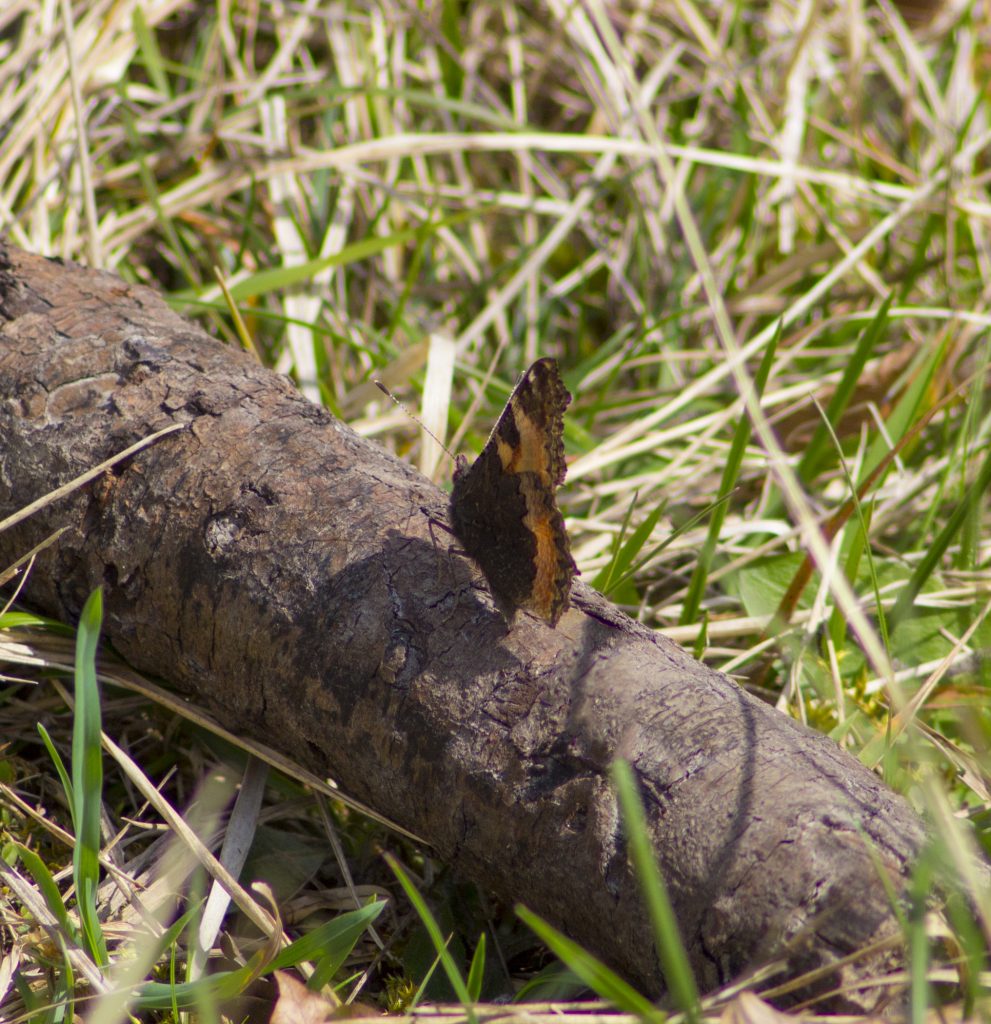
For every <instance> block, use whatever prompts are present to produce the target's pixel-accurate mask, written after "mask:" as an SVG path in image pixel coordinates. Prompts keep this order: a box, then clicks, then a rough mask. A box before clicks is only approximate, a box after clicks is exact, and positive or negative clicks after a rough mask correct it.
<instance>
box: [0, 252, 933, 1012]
mask: <svg viewBox="0 0 991 1024" xmlns="http://www.w3.org/2000/svg"><path fill="white" fill-rule="evenodd" d="M176 421H183V422H186V423H188V424H189V429H188V430H186V431H182V432H180V433H178V434H175V435H172V436H170V437H167V438H165V439H163V440H162V441H161V442H159V443H158V444H157V445H155V446H154V447H152V448H150V449H148V450H147V451H144V452H142V453H140V454H139V455H137V456H135V457H134V458H132V459H130V460H128V461H127V462H126V463H124V464H122V465H121V466H120V467H119V468H118V469H117V471H116V472H114V473H113V474H112V475H110V476H108V477H106V478H102V479H101V480H99V481H98V482H97V483H96V484H93V485H90V486H88V487H87V488H85V489H84V490H83V491H81V492H78V493H76V494H74V495H72V496H71V497H69V498H67V499H65V500H63V501H61V502H59V503H58V504H57V505H55V506H52V507H49V508H47V509H45V510H44V511H43V512H42V513H40V514H38V515H36V516H35V517H33V518H32V519H30V520H28V521H26V522H24V523H22V524H21V525H19V526H18V527H16V528H15V529H11V530H8V531H7V532H5V533H3V534H0V565H6V564H9V563H10V562H12V561H13V560H14V559H16V558H17V557H18V556H19V555H21V554H22V553H23V552H25V551H26V550H28V549H29V548H30V547H32V546H33V545H34V544H36V543H38V542H39V541H40V540H42V539H43V538H44V537H45V536H47V535H48V534H49V533H51V532H52V531H53V530H54V529H56V528H57V527H59V526H63V525H65V526H68V527H69V529H68V530H67V532H66V533H65V534H64V535H63V536H62V538H61V539H60V541H59V543H58V545H57V547H56V548H54V549H52V550H50V551H49V552H47V553H46V554H45V555H44V556H43V558H42V559H41V562H40V564H39V565H37V566H36V568H35V570H34V572H33V574H32V575H31V578H30V581H29V583H28V586H27V588H26V591H25V594H24V597H25V598H26V599H27V600H29V601H30V602H31V603H32V604H33V605H35V606H36V607H38V608H40V609H42V610H44V611H45V612H47V613H49V614H51V615H56V616H59V617H61V618H63V619H65V620H68V621H70V622H71V621H74V619H75V618H76V616H77V615H78V613H79V611H80V609H81V607H82V604H83V602H84V600H85V599H86V596H87V595H88V594H89V593H90V591H91V590H92V589H93V588H94V587H96V586H97V585H98V584H102V585H103V586H104V588H105V593H106V609H107V618H106V632H107V635H108V637H109V639H110V640H111V641H112V642H113V644H114V646H115V647H116V649H117V650H118V651H119V652H120V653H121V654H122V655H123V656H124V657H125V658H127V659H128V660H129V661H130V662H131V663H132V664H133V665H135V666H136V667H137V668H139V669H143V670H146V671H148V672H151V673H154V674H155V675H157V676H160V677H163V678H165V679H167V680H169V682H170V684H171V685H173V686H175V687H176V688H178V689H181V690H182V691H184V692H185V693H187V694H189V695H190V696H191V697H193V698H194V699H195V700H197V701H199V702H201V703H202V704H204V705H206V706H208V707H209V708H210V710H211V711H212V712H213V713H214V714H215V715H216V716H217V717H218V718H219V719H220V720H221V721H222V722H223V723H224V724H225V725H226V726H228V727H229V728H231V729H235V730H242V731H243V732H244V733H247V734H251V735H254V736H256V737H259V738H261V739H262V740H264V741H266V742H267V743H269V744H272V745H274V746H277V747H278V748H280V749H281V750H282V751H284V752H286V753H287V754H289V755H291V756H293V757H294V758H296V759H297V760H298V761H299V762H301V763H302V764H304V765H305V766H306V767H308V768H309V769H311V770H312V771H314V772H316V773H318V774H320V775H330V776H333V777H334V778H335V779H337V780H338V782H339V784H340V785H341V786H342V788H343V789H344V790H345V791H347V792H349V793H350V794H352V795H353V796H355V797H356V798H358V799H360V800H362V801H364V802H365V803H367V804H369V805H371V806H373V807H374V808H375V809H376V810H378V811H379V812H381V813H382V814H385V815H388V816H389V817H390V818H392V819H394V820H396V821H398V822H399V823H401V824H402V825H404V826H406V827H407V828H409V829H412V830H413V831H415V832H416V833H418V834H420V835H422V836H424V837H425V838H426V839H427V840H429V842H430V843H432V844H433V847H434V849H435V850H436V852H437V854H438V855H439V856H440V857H442V858H444V859H445V860H447V861H449V862H450V863H451V864H453V865H454V867H455V868H456V869H457V870H458V871H459V872H460V873H462V875H464V876H466V877H468V878H471V879H474V880H475V881H476V882H478V883H479V884H481V885H482V886H485V887H487V888H489V889H491V890H494V891H495V892H496V893H497V894H499V895H501V896H502V897H504V898H506V899H509V900H514V901H517V900H518V901H521V902H523V903H525V904H527V905H529V906H530V907H531V908H533V909H534V910H536V911H538V912H539V913H541V914H543V915H544V916H546V917H547V918H549V919H550V920H551V921H552V922H554V923H555V924H556V925H558V926H559V927H560V928H563V929H564V930H565V931H566V932H567V933H568V934H570V935H571V936H572V937H573V938H574V939H576V940H577V941H578V942H580V943H582V944H583V945H585V946H586V947H587V948H589V949H591V950H592V951H593V952H595V953H597V954H598V955H599V956H601V957H602V958H603V959H605V960H606V961H607V962H608V963H610V964H611V965H612V966H614V967H617V968H619V969H620V970H621V971H622V972H623V973H624V974H625V975H626V976H627V977H628V978H630V979H632V980H633V981H634V982H636V983H638V984H640V985H642V986H644V987H645V988H646V989H647V990H648V991H650V992H653V993H658V992H661V991H662V990H663V983H662V979H661V977H660V973H659V970H658V967H657V961H656V958H655V956H654V953H653V950H652V942H651V938H650V933H649V928H648V926H647V923H646V919H645V915H644V912H643V908H642V905H641V901H640V898H639V895H638V891H637V885H636V882H635V879H634V877H633V875H632V872H631V868H630V865H629V863H628V861H627V856H626V852H625V848H624V843H623V839H622V835H621V830H620V825H619V821H618V816H617V809H616V804H615V800H614V798H613V795H612V793H611V791H610V787H609V783H608V781H607V771H608V766H609V764H610V762H611V761H612V760H613V758H615V757H616V756H618V755H622V756H623V757H625V758H627V759H628V760H629V761H630V762H631V763H632V764H633V766H634V768H635V771H636V773H637V777H638V779H639V782H640V784H641V788H642V793H643V796H644V798H645V800H646V805H647V813H648V816H649V822H650V827H651V829H652V833H653V837H654V842H655V846H656V850H657V854H658V857H659V860H660V864H661V867H662V869H663V871H664V874H665V876H666V878H667V880H668V882H669V885H670V887H671V890H672V894H673V899H674V903H675V908H676V911H677V914H678V918H679V921H680V923H681V927H682V930H683V933H684V936H685V941H686V944H687V948H688V951H689V954H690V956H691V960H692V964H693V966H694V969H695V972H696V975H697V977H698V980H699V982H700V984H701V986H702V987H703V988H704V989H712V988H713V987H715V986H717V985H719V984H720V983H721V982H723V981H726V980H729V979H730V978H732V977H733V976H735V975H736V974H738V972H740V971H741V970H743V969H745V968H747V967H753V966H756V965H757V964H759V963H761V962H763V961H765V960H767V959H769V958H771V957H773V956H775V955H776V954H777V953H779V952H780V951H781V950H782V949H783V948H788V947H789V940H791V939H792V938H793V937H795V936H803V938H801V939H800V941H798V942H797V943H793V944H791V947H790V965H791V970H792V971H793V972H794V971H798V970H800V969H803V968H809V967H814V966H820V965H822V964H825V963H831V962H833V960H834V959H838V958H840V957H843V956H846V955H847V954H849V953H851V952H852V951H854V950H855V949H858V948H861V947H863V946H865V945H867V944H869V943H871V942H874V941H876V940H878V939H880V938H884V937H887V936H893V935H896V934H897V926H896V923H895V921H894V918H893V916H892V913H891V910H890V908H889V906H888V901H887V898H886V896H885V893H884V889H883V887H882V885H881V883H880V882H879V880H878V878H877V875H876V871H875V867H874V866H873V864H872V861H871V859H870V856H869V855H868V852H867V850H866V849H865V840H866V841H869V842H870V843H872V844H873V845H874V849H875V854H876V856H877V857H878V858H879V860H880V862H881V863H882V864H883V865H884V867H885V869H886V870H887V872H888V873H889V874H890V876H891V877H892V878H893V879H895V880H903V879H904V878H905V877H906V875H907V872H908V869H909V865H910V862H911V859H912V857H913V855H914V854H915V852H916V851H917V850H918V848H919V845H920V843H921V842H922V839H923V830H922V827H921V825H920V823H919V821H918V819H917V818H916V817H915V815H914V814H913V813H912V811H911V810H910V809H909V807H908V805H907V804H906V803H905V802H904V801H903V800H902V799H901V798H900V797H898V796H896V795H894V794H893V793H892V792H890V791H889V790H888V789H887V788H886V787H885V786H884V785H883V784H882V783H881V782H880V781H879V780H878V779H877V778H876V777H875V776H874V775H873V774H871V773H870V772H868V771H866V770H865V769H864V768H863V767H862V766H861V765H860V764H859V763H857V762H856V761H855V760H854V759H853V758H851V757H849V756H848V755H846V754H845V753H843V752H841V751H840V750H839V749H837V747H836V746H835V745H834V744H833V743H832V742H831V741H830V740H828V739H826V738H825V737H823V736H820V735H818V734H815V733H812V732H810V731H809V730H807V729H804V728H802V727H800V726H798V725H796V724H794V723H793V722H791V721H790V720H788V719H787V718H785V717H784V716H782V715H780V714H778V713H777V712H776V711H774V710H773V709H771V708H769V707H767V706H766V705H764V704H762V703H760V702H759V701H757V700H755V699H753V698H751V697H750V696H748V695H747V694H746V693H744V692H742V691H741V690H740V689H739V688H738V687H737V686H735V685H734V684H733V683H732V682H730V681H729V680H727V679H726V678H724V677H723V676H721V675H719V674H718V673H716V672H713V671H711V670H709V669H708V668H706V667H705V666H703V665H700V664H699V663H697V662H696V661H695V660H694V659H692V658H691V657H690V656H689V655H688V654H687V653H686V652H684V651H683V650H681V648H679V647H678V646H676V645H675V644H673V643H671V642H669V641H667V640H664V639H662V638H660V637H658V636H655V635H653V634H652V633H650V632H648V631H647V630H645V629H643V628H642V627H640V626H638V625H637V624H635V623H633V622H631V621H629V620H627V619H625V618H624V617H623V616H622V615H620V614H618V613H617V612H616V611H615V610H614V609H613V608H611V607H610V606H609V605H608V604H607V603H605V602H604V601H603V600H602V599H601V598H599V597H598V596H597V595H595V594H594V593H592V592H591V591H589V590H588V589H587V588H585V587H583V586H582V585H581V583H580V582H579V583H578V584H577V585H576V592H575V605H576V607H574V608H572V609H571V610H570V611H569V612H568V613H567V614H566V615H565V616H564V618H563V619H562V620H561V622H560V623H559V625H558V628H557V629H549V628H548V627H546V626H545V625H544V624H543V623H540V622H538V621H536V620H534V619H532V618H530V617H527V616H521V617H520V618H519V619H518V620H517V622H516V623H515V624H514V625H513V628H512V629H511V630H509V631H507V628H506V626H505V624H504V622H503V620H502V618H501V617H500V616H499V615H498V614H497V613H496V612H495V611H494V609H493V605H492V602H491V600H490V598H489V596H488V594H487V592H486V589H485V586H484V583H483V582H482V581H481V579H480V578H479V575H478V573H477V571H476V570H475V569H474V568H473V566H472V565H471V564H470V563H469V562H468V561H466V560H465V559H464V558H463V557H461V556H459V555H458V554H457V553H456V552H453V553H452V552H450V551H449V550H448V548H447V546H446V545H443V544H435V543H434V542H433V540H432V539H431V537H430V534H429V524H428V521H427V518H426V516H425V515H424V512H423V509H430V510H432V514H433V515H435V516H437V517H443V516H444V515H445V514H446V503H445V499H444V497H443V495H442V494H441V493H440V492H439V491H438V490H437V489H435V488H434V487H433V486H432V485H430V484H429V483H428V482H427V481H426V480H424V479H423V478H422V477H420V476H419V475H418V474H417V473H415V472H414V471H413V470H411V469H410V468H408V467H407V466H405V465H403V464H402V463H400V462H398V461H397V460H396V459H394V458H392V457H391V456H390V455H388V454H387V453H385V452H384V451H382V450H381V449H380V448H379V447H377V446H376V445H375V444H372V443H370V442H368V441H365V440H362V439H361V438H359V437H358V436H356V435H355V434H354V433H353V432H352V431H351V430H349V429H348V428H347V427H346V426H344V425H342V424H341V423H339V422H337V421H336V420H335V419H334V418H333V417H332V416H331V415H329V414H328V413H327V412H325V411H323V410H322V409H319V408H317V407H315V406H313V405H311V404H310V403H308V402H307V401H306V400H304V399H303V398H301V397H300V396H299V395H298V394H297V393H296V392H295V391H294V390H293V388H292V386H291V385H290V383H289V382H288V381H286V380H284V379H282V378H280V377H279V376H277V375H275V374H274V373H271V372H269V371H267V370H264V369H261V368H259V367H258V366H257V365H256V364H255V363H254V362H253V361H252V360H251V359H250V358H248V357H247V356H246V355H244V354H243V353H241V352H238V351H235V350H233V349H231V348H229V347H225V346H223V345H221V344H219V343H218V342H216V341H215V340H213V339H211V338H210V337H208V336H207V335H206V334H204V333H203V332H202V331H201V330H200V329H199V328H198V327H196V326H193V325H190V324H189V323H187V322H185V321H183V320H182V319H181V318H180V317H178V316H176V315H175V314H173V313H172V312H170V311H169V310H168V308H167V307H166V306H165V304H164V303H163V302H162V301H161V300H160V299H159V298H158V297H157V296H156V295H155V294H154V293H153V292H151V291H149V290H147V289H144V288H140V287H132V286H129V285H126V284H124V283H123V282H121V281H120V280H119V279H117V278H115V277H113V276H111V275H109V274H103V273H98V272H94V271H90V270H86V269H84V268H80V267H78V266H73V265H69V264H62V263H59V262H55V261H47V260H44V259H41V258H39V257H35V256H31V255H28V254H25V253H22V252H20V251H18V250H16V249H14V248H13V247H10V246H7V247H3V246H0V518H2V517H3V516H6V515H8V514H9V513H11V512H13V511H15V510H16V509H18V508H20V507H21V506H23V505H24V504H26V503H27V502H29V501H32V500H33V499H35V498H38V497H39V496H41V495H43V494H45V493H47V492H48V491H49V490H51V489H52V488H54V487H55V486H57V485H59V484H61V483H64V482H65V481H67V480H69V479H71V478H72V477H73V476H75V475H76V474H78V473H80V472H81V471H82V470H84V469H86V468H88V467H90V466H92V465H94V464H96V463H98V462H99V461H101V460H102V459H105V458H107V457H108V456H110V455H112V454H114V453H115V452H117V451H119V450H121V449H123V448H124V447H126V446H127V445H128V444H130V443H132V442H133V441H135V440H137V439H139V438H141V437H143V436H145V435H147V434H149V433H151V432H152V431H154V430H156V429H158V428H160V427H162V426H165V425H167V424H168V423H170V422H176ZM892 958H895V959H896V958H897V953H883V954H877V955H874V956H869V957H867V958H865V959H863V960H862V961H860V962H859V963H857V964H854V965H850V966H847V967H845V968H843V970H842V972H841V974H839V975H834V976H833V978H832V979H831V980H830V981H828V982H827V983H825V984H828V985H829V986H830V987H831V986H832V985H834V984H836V983H847V984H856V983H857V982H858V981H860V980H862V979H864V978H866V977H869V976H870V975H871V974H872V973H873V972H876V971H877V970H878V969H880V968H881V967H882V966H883V965H884V964H886V963H889V962H892ZM877 997H878V993H877V992H876V990H869V989H865V990H862V991H860V992H858V991H856V990H851V989H848V990H847V996H846V998H845V999H843V1000H839V1001H834V1003H833V1006H834V1007H837V1008H840V1007H846V1008H850V1009H853V1008H857V1007H859V1006H863V1007H866V1006H871V1005H873V1003H874V1001H875V999H876V998H877Z"/></svg>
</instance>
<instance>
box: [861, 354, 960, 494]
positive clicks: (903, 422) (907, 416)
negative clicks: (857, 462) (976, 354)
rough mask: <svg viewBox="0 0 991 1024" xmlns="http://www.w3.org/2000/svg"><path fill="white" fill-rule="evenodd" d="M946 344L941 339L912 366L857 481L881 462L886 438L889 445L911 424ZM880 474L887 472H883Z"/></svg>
mask: <svg viewBox="0 0 991 1024" xmlns="http://www.w3.org/2000/svg"><path fill="white" fill-rule="evenodd" d="M948 344H949V342H948V341H947V340H944V341H943V342H942V344H941V345H940V346H939V347H938V348H937V350H936V351H935V352H934V353H933V355H932V356H931V357H930V358H929V360H928V362H927V363H926V364H925V365H924V366H922V367H920V366H918V365H917V366H916V367H915V369H916V370H917V372H915V374H914V376H913V377H912V378H911V383H910V384H909V386H908V387H907V388H906V389H905V393H904V394H903V395H902V396H901V398H900V399H899V400H898V402H897V404H896V405H895V408H894V409H893V410H892V412H891V415H890V416H888V418H887V420H886V421H885V428H886V430H885V433H884V434H878V435H877V436H876V437H875V438H874V440H873V441H872V442H871V445H870V447H869V448H868V450H867V455H866V457H865V458H864V462H863V466H862V467H861V476H860V481H858V484H859V483H860V482H861V481H864V480H866V479H867V478H868V477H869V476H870V475H871V473H873V472H874V470H875V468H876V467H877V466H879V465H880V464H881V461H882V459H884V457H885V456H886V455H887V454H888V450H889V446H890V445H889V442H890V444H892V445H894V444H898V442H899V441H900V440H901V439H902V438H903V437H904V436H905V434H906V433H907V432H908V430H909V429H910V428H911V427H912V424H913V423H915V422H916V420H917V419H918V418H919V415H920V413H919V410H920V409H922V408H923V406H924V404H925V400H926V395H927V394H928V392H929V389H930V387H931V386H932V382H933V378H934V377H935V375H936V371H937V370H938V369H939V368H940V366H942V364H943V360H944V357H945V356H946V351H947V345H948ZM923 357H924V354H923ZM918 362H919V361H917V363H918ZM884 475H885V476H887V472H886V473H885V474H884ZM880 483H881V481H880V480H879V481H878V485H880Z"/></svg>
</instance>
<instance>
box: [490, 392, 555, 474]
mask: <svg viewBox="0 0 991 1024" xmlns="http://www.w3.org/2000/svg"><path fill="white" fill-rule="evenodd" d="M513 418H514V421H515V423H516V429H517V431H518V432H519V435H520V443H519V445H518V446H516V447H514V446H513V445H510V444H507V443H506V442H505V441H503V440H502V438H501V437H497V438H496V445H497V448H498V451H499V461H500V462H501V463H502V468H503V469H504V470H505V471H506V472H507V473H536V474H537V475H538V476H539V477H540V478H541V480H543V481H546V480H548V479H549V478H550V473H549V471H548V466H547V446H546V444H545V440H544V434H543V431H541V430H540V429H539V428H538V427H537V425H536V424H535V423H534V422H533V420H531V419H528V418H527V417H526V416H524V415H523V414H522V413H521V412H520V411H519V410H518V409H514V410H513Z"/></svg>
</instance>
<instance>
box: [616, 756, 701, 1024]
mask: <svg viewBox="0 0 991 1024" xmlns="http://www.w3.org/2000/svg"><path fill="white" fill-rule="evenodd" d="M610 774H611V776H612V783H613V786H614V787H615V788H616V796H617V798H618V799H619V806H620V809H621V811H622V814H623V825H624V828H625V831H626V838H627V842H628V843H629V849H630V857H631V859H632V860H633V866H634V868H635V869H636V872H637V879H638V880H639V882H640V888H641V890H642V892H643V895H644V899H645V900H646V902H647V911H648V913H649V914H650V922H651V925H652V926H653V930H654V946H655V948H656V950H657V955H658V958H659V959H660V961H661V969H662V970H663V972H664V980H665V982H666V983H667V987H668V990H669V991H670V993H671V995H672V997H673V998H674V1000H675V1002H676V1003H677V1004H678V1007H679V1008H680V1009H681V1011H682V1012H683V1013H684V1014H685V1019H686V1020H687V1021H689V1022H691V1024H695V1022H697V1021H699V1020H701V1017H702V1007H701V1005H700V1003H699V993H698V987H697V986H696V984H695V976H694V974H693V973H692V968H691V965H690V964H689V962H688V954H687V953H686V952H685V946H684V943H683V942H682V940H681V933H680V931H679V930H678V922H677V920H676V919H675V916H674V910H673V909H672V908H671V900H670V898H669V897H668V890H667V886H666V885H665V884H664V879H663V878H662V877H661V871H660V868H659V867H658V864H657V857H656V856H655V855H654V848H653V846H652V844H651V841H650V833H649V832H648V830H647V819H646V817H645V815H644V811H643V805H642V804H641V802H640V796H639V794H638V793H637V785H636V781H635V779H634V777H633V770H632V769H631V768H630V766H629V765H628V764H627V763H626V762H625V761H623V760H622V759H618V760H616V761H613V763H612V769H611V772H610Z"/></svg>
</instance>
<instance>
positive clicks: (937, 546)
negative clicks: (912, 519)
mask: <svg viewBox="0 0 991 1024" xmlns="http://www.w3.org/2000/svg"><path fill="white" fill-rule="evenodd" d="M989 486H991V448H989V449H988V450H987V452H986V453H985V455H984V462H983V464H982V465H981V468H980V471H979V472H978V474H977V478H976V479H975V480H974V482H973V483H972V484H971V485H970V487H968V488H967V491H966V493H965V494H964V496H963V498H961V500H960V501H959V502H957V506H956V508H955V509H954V510H953V513H952V514H951V515H950V518H949V519H948V520H947V521H946V525H945V526H944V527H943V529H942V530H940V531H939V533H938V534H937V535H936V537H935V538H934V539H933V541H932V543H931V544H930V545H929V546H928V547H927V548H926V550H925V553H924V554H923V556H922V559H921V560H920V562H919V564H918V565H917V566H916V567H915V572H913V573H912V576H911V578H910V579H909V581H908V583H906V584H905V586H904V588H903V589H902V591H901V593H900V594H899V595H898V600H897V601H896V602H895V606H894V608H892V609H891V615H890V616H889V622H890V624H891V629H892V631H894V630H895V629H897V628H898V624H899V622H901V621H903V620H904V619H905V617H906V616H907V615H908V614H909V612H910V610H911V608H912V605H913V604H914V603H915V599H916V598H917V597H918V596H919V593H920V592H921V590H922V588H923V586H924V585H925V582H926V580H928V579H929V577H930V576H931V575H932V573H933V572H934V571H935V569H936V567H937V566H938V565H939V562H940V560H941V559H942V557H943V555H944V554H945V553H946V549H947V548H948V547H949V546H950V544H951V542H952V541H953V539H954V538H955V537H956V536H957V534H958V533H959V532H960V529H961V527H962V526H963V524H964V523H965V521H966V519H967V517H968V516H969V515H971V514H972V510H973V507H974V502H975V501H976V500H977V498H978V497H979V496H980V495H983V494H985V493H986V492H987V490H988V487H989Z"/></svg>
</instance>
